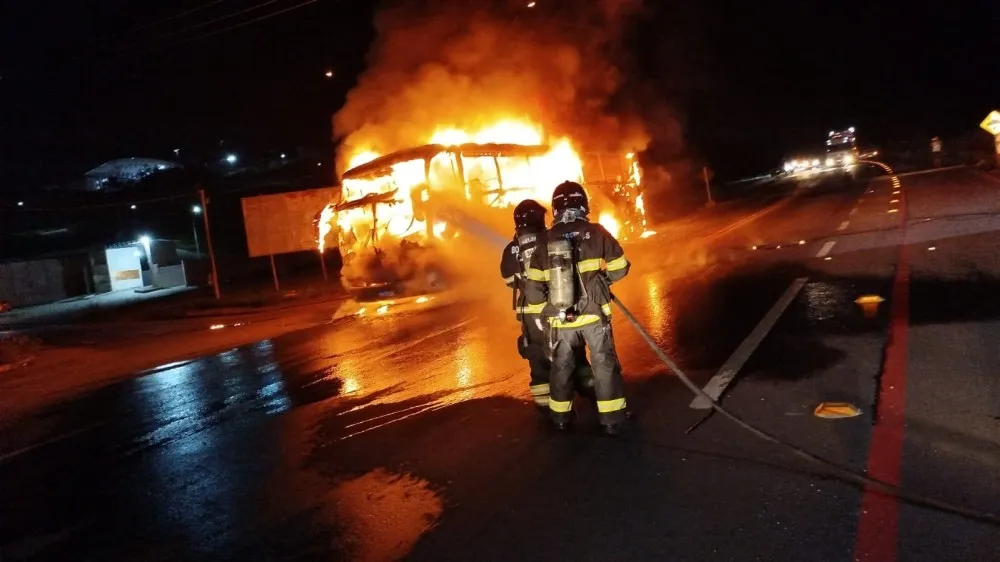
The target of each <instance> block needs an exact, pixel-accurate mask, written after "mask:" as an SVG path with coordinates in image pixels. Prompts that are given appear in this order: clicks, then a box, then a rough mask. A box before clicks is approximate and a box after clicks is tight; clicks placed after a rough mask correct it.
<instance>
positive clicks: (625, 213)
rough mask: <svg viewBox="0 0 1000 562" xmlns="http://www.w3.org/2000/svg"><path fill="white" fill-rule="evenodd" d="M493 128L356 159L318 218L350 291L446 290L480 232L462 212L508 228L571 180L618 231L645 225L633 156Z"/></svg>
mask: <svg viewBox="0 0 1000 562" xmlns="http://www.w3.org/2000/svg"><path fill="white" fill-rule="evenodd" d="M494 129H495V130H494V131H486V132H485V133H480V134H477V135H468V134H465V133H463V132H461V131H444V132H439V133H438V134H435V135H434V136H433V137H432V139H431V141H432V142H431V143H430V144H426V145H422V146H416V147H412V148H406V149H403V150H398V151H395V152H392V153H389V154H385V155H381V156H379V155H376V154H374V153H371V152H361V153H359V154H356V155H355V156H354V157H353V158H351V159H350V164H349V166H350V167H349V169H348V170H347V171H345V172H344V173H343V175H342V188H341V189H342V191H341V198H340V200H339V201H338V202H336V203H331V204H330V205H327V206H326V208H325V209H323V211H322V213H321V215H320V221H319V244H320V250H321V251H322V250H323V249H324V248H325V245H326V244H327V240H328V238H333V239H335V240H336V243H337V245H338V246H339V249H340V252H341V254H342V256H343V263H344V269H343V272H342V278H343V281H344V285H345V287H346V288H347V289H348V291H350V292H351V293H352V294H354V295H355V296H356V297H357V298H359V299H361V298H364V299H379V298H391V297H396V296H399V295H407V294H424V293H428V292H434V291H437V290H440V289H443V288H445V287H446V286H447V285H448V284H449V280H453V279H455V278H456V277H458V276H461V272H457V271H454V270H453V269H452V268H451V267H450V266H449V264H450V263H453V260H449V259H448V257H447V256H448V254H449V252H450V251H451V250H453V249H455V248H456V247H461V246H462V245H463V244H468V243H470V242H471V240H470V238H472V236H469V235H468V234H466V235H465V236H464V237H463V232H467V230H468V226H469V224H470V222H469V221H463V220H462V217H474V219H475V220H474V223H475V224H478V225H483V226H485V227H487V228H489V229H490V230H491V231H492V232H495V233H507V232H509V231H510V229H511V227H510V220H511V209H512V208H513V206H515V205H516V204H517V203H519V202H521V201H523V200H525V199H535V200H537V201H538V202H540V203H542V204H543V205H546V206H547V205H548V204H549V201H550V200H551V196H552V191H553V190H554V189H555V186H556V185H558V184H559V183H561V182H563V181H566V180H572V181H578V182H580V183H581V184H583V185H584V187H585V188H586V189H587V191H588V194H589V195H590V198H591V207H592V216H593V219H594V220H596V221H598V222H600V223H601V224H602V225H604V226H605V227H606V228H607V229H608V230H609V231H610V232H611V233H612V234H614V235H615V236H616V237H618V238H620V239H622V240H628V239H629V238H633V237H639V236H640V235H642V233H643V232H644V231H645V227H646V215H645V208H644V203H643V200H642V191H641V178H640V170H639V166H638V163H637V162H636V160H635V158H634V155H633V154H630V153H629V154H608V153H585V154H584V156H583V157H581V155H580V154H579V153H577V152H576V150H575V149H574V148H573V146H572V144H571V143H570V142H569V140H568V139H559V140H556V141H555V142H554V143H552V144H543V143H542V142H541V141H542V135H541V134H540V133H538V132H537V131H536V130H535V129H533V128H531V127H529V126H526V125H521V124H518V123H506V124H504V123H501V124H500V125H498V126H497V127H495V128H494ZM511 131H513V132H514V133H515V134H513V135H512V134H509V133H510V132H511ZM505 132H506V133H508V134H504V133H505ZM518 133H519V134H518ZM512 137H513V138H512ZM492 139H499V140H501V141H506V140H518V141H522V142H491V140H492ZM523 141H526V142H523Z"/></svg>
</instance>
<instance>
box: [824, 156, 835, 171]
mask: <svg viewBox="0 0 1000 562" xmlns="http://www.w3.org/2000/svg"><path fill="white" fill-rule="evenodd" d="M834 164H835V162H834V160H833V158H832V157H831V158H827V159H826V167H827V168H832V167H833V165H834Z"/></svg>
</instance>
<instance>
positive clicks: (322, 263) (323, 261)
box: [316, 252, 330, 283]
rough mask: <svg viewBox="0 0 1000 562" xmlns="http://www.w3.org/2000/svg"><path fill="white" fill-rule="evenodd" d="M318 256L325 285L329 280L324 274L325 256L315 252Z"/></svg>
mask: <svg viewBox="0 0 1000 562" xmlns="http://www.w3.org/2000/svg"><path fill="white" fill-rule="evenodd" d="M316 253H317V254H319V267H320V268H321V269H322V270H323V282H324V283H326V282H327V281H329V280H330V277H329V276H327V274H326V254H324V253H323V252H316Z"/></svg>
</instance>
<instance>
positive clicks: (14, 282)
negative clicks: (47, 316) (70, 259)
mask: <svg viewBox="0 0 1000 562" xmlns="http://www.w3.org/2000/svg"><path fill="white" fill-rule="evenodd" d="M63 275H64V273H63V265H62V264H61V263H60V262H59V260H55V259H47V260H36V261H23V262H11V263H0V300H5V301H9V302H10V303H11V304H12V305H13V306H15V307H19V306H30V305H33V304H42V303H47V302H53V301H58V300H62V299H64V298H66V297H68V296H69V295H67V293H66V287H65V283H64V278H63Z"/></svg>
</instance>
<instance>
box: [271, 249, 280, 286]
mask: <svg viewBox="0 0 1000 562" xmlns="http://www.w3.org/2000/svg"><path fill="white" fill-rule="evenodd" d="M271 277H273V278H274V291H275V292H276V293H280V292H281V285H280V284H279V283H278V268H277V267H275V265H274V254H271Z"/></svg>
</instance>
